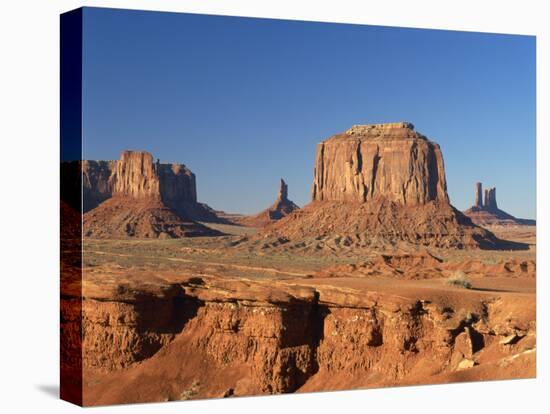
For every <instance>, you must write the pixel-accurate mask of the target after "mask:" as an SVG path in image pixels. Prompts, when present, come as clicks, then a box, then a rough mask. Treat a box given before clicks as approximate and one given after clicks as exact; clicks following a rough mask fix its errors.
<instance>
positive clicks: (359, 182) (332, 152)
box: [312, 122, 449, 206]
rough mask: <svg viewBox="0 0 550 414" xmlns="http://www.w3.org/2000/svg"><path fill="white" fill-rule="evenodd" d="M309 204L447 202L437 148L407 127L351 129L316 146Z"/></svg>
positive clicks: (371, 126) (372, 126)
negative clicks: (337, 202)
mask: <svg viewBox="0 0 550 414" xmlns="http://www.w3.org/2000/svg"><path fill="white" fill-rule="evenodd" d="M312 193H313V201H358V202H365V201H370V200H375V199H377V198H382V197H383V198H385V199H386V200H389V201H394V202H396V203H399V204H403V205H408V206H410V205H418V204H425V203H427V202H430V201H441V202H444V203H448V202H449V197H448V196H447V184H446V181H445V170H444V165H443V156H442V154H441V149H440V148H439V145H437V144H436V143H434V142H431V141H428V139H427V138H426V137H425V136H423V135H422V134H419V133H418V132H416V131H415V130H414V127H413V125H412V124H410V123H406V122H398V123H391V124H375V125H355V126H353V127H352V128H350V129H348V130H347V131H346V132H344V133H343V134H337V135H334V136H332V137H331V138H329V139H327V140H326V141H323V142H321V143H320V144H318V146H317V155H316V161H315V173H314V179H313V189H312Z"/></svg>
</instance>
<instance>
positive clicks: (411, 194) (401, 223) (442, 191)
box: [258, 122, 498, 249]
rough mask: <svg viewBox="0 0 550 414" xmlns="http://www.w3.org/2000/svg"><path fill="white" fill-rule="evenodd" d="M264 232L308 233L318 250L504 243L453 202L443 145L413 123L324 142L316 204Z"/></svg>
mask: <svg viewBox="0 0 550 414" xmlns="http://www.w3.org/2000/svg"><path fill="white" fill-rule="evenodd" d="M258 236H259V237H258V238H259V239H260V240H265V239H267V238H269V237H274V238H276V239H277V240H280V241H282V242H283V243H287V242H288V241H298V240H302V241H303V240H305V239H308V240H309V242H310V243H313V245H315V248H316V249H319V248H323V247H328V248H330V249H334V248H340V247H345V248H347V247H348V246H355V245H359V246H372V245H375V244H380V245H388V244H389V245H396V244H397V243H400V242H406V243H412V244H415V245H426V246H433V247H451V248H464V247H471V248H479V247H484V248H493V247H494V246H495V245H496V244H497V242H498V239H497V238H496V237H495V236H494V235H493V234H492V233H491V232H489V231H487V230H485V229H482V228H480V227H478V226H476V225H474V224H473V223H472V222H471V221H470V220H469V219H468V218H467V217H465V216H464V215H463V214H462V213H460V212H459V211H458V210H456V209H455V208H454V207H453V206H451V204H450V200H449V196H448V195H447V183H446V179H445V167H444V162H443V155H442V153H441V149H440V147H439V145H438V144H437V143H435V142H432V141H430V140H429V139H428V138H427V137H426V136H424V135H422V134H420V133H419V132H416V131H415V130H414V126H413V125H412V124H411V123H409V122H396V123H389V124H372V125H355V126H353V127H351V128H350V129H348V130H347V131H345V132H343V133H339V134H336V135H333V136H332V137H330V138H328V139H326V140H324V141H322V142H321V143H319V144H318V145H317V154H316V159H315V170H314V178H313V186H312V202H311V203H310V204H308V205H307V206H305V207H304V208H303V209H301V210H298V211H296V212H293V213H292V214H290V215H289V216H287V217H285V218H283V219H281V220H279V221H278V222H276V223H273V224H270V225H268V226H267V227H266V228H265V229H264V231H263V232H261V233H260V234H259V235H258ZM312 240H313V241H312ZM279 244H280V243H279ZM302 244H303V242H302ZM327 244H328V245H327Z"/></svg>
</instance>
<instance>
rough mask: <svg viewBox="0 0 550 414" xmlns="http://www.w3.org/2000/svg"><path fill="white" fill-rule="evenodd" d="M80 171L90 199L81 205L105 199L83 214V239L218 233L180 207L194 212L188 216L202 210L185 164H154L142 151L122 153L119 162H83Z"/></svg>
mask: <svg viewBox="0 0 550 414" xmlns="http://www.w3.org/2000/svg"><path fill="white" fill-rule="evenodd" d="M83 166H84V171H85V172H83V177H86V179H85V180H84V181H85V182H86V183H87V184H86V186H85V188H87V189H88V190H87V191H88V194H92V195H94V198H93V199H91V200H85V203H84V204H88V205H90V204H91V201H95V200H98V199H99V197H98V195H101V197H107V196H109V197H108V198H106V200H105V201H103V202H101V203H100V204H99V205H97V206H96V207H95V208H93V209H92V210H89V211H88V212H86V213H85V214H84V220H83V224H84V225H83V234H84V236H88V237H101V238H113V237H114V238H125V237H138V238H178V237H189V236H211V235H218V234H220V233H219V232H217V231H215V230H212V229H210V228H208V227H206V226H204V225H202V224H199V223H197V222H195V221H194V220H192V219H191V218H190V216H191V215H192V214H189V211H188V209H187V208H186V207H187V204H185V203H189V205H190V206H192V207H194V208H195V209H194V210H192V212H193V213H197V210H199V211H198V212H199V213H200V210H201V205H200V204H199V203H197V202H196V188H195V176H194V175H193V173H192V172H191V171H190V170H189V169H187V167H185V166H184V165H181V164H160V162H159V161H158V160H157V162H156V163H155V162H153V156H152V155H151V154H149V153H147V152H140V151H124V152H123V153H122V154H121V157H120V160H119V161H116V162H97V161H96V162H87V161H85V162H84V163H83ZM109 168H111V172H110V174H109ZM107 177H108V178H107ZM109 192H110V194H109ZM84 197H86V193H85V194H84ZM208 214H210V212H208Z"/></svg>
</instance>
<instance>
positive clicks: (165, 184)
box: [82, 151, 197, 211]
mask: <svg viewBox="0 0 550 414" xmlns="http://www.w3.org/2000/svg"><path fill="white" fill-rule="evenodd" d="M82 177H83V191H84V211H88V210H91V209H92V208H94V207H96V206H97V205H99V204H100V203H101V202H103V201H104V200H106V199H108V198H110V197H112V196H122V197H130V198H136V199H147V198H151V199H156V200H161V201H162V202H163V203H164V204H165V205H166V206H168V207H170V208H173V209H176V210H177V209H180V208H181V205H182V204H183V203H197V189H196V180H195V174H193V173H192V172H191V170H189V168H187V167H186V166H185V165H183V164H161V163H160V161H159V160H157V161H156V162H154V161H153V156H152V155H151V154H150V153H148V152H145V151H123V152H122V153H121V155H120V160H118V161H83V162H82Z"/></svg>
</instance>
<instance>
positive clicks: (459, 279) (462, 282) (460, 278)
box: [447, 271, 472, 289]
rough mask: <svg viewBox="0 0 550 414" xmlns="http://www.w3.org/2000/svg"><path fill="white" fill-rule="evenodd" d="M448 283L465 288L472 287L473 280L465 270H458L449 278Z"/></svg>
mask: <svg viewBox="0 0 550 414" xmlns="http://www.w3.org/2000/svg"><path fill="white" fill-rule="evenodd" d="M447 284H448V285H451V286H458V287H462V288H464V289H471V288H472V282H470V280H469V279H468V277H467V276H466V274H465V273H464V272H461V271H458V272H455V273H453V274H452V275H451V276H450V277H449V279H447Z"/></svg>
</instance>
